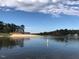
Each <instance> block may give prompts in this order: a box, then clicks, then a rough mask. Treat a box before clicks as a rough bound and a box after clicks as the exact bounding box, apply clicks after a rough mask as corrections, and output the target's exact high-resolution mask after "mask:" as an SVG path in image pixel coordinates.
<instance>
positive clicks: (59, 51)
mask: <svg viewBox="0 0 79 59" xmlns="http://www.w3.org/2000/svg"><path fill="white" fill-rule="evenodd" d="M17 47H21V48H17ZM2 48H3V49H2ZM4 48H7V49H4ZM13 48H14V49H13ZM0 49H2V50H0V59H1V58H3V57H4V59H79V40H78V39H75V38H73V39H70V38H68V37H67V36H64V37H63V36H62V37H55V36H43V37H40V38H39V37H38V38H0ZM8 49H9V50H8Z"/></svg>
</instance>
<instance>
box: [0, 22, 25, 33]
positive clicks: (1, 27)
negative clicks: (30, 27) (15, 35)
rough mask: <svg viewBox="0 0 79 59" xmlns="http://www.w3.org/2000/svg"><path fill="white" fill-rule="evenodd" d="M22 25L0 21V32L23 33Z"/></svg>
mask: <svg viewBox="0 0 79 59" xmlns="http://www.w3.org/2000/svg"><path fill="white" fill-rule="evenodd" d="M24 28H25V26H24V25H20V26H19V25H16V24H13V23H11V24H10V23H4V22H3V21H0V33H11V32H19V33H24Z"/></svg>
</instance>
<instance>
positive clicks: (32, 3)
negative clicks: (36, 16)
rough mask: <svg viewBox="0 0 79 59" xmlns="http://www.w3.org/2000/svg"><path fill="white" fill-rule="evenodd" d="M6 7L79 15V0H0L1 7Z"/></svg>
mask: <svg viewBox="0 0 79 59" xmlns="http://www.w3.org/2000/svg"><path fill="white" fill-rule="evenodd" d="M5 7H6V8H7V7H9V8H15V10H21V11H25V12H41V13H46V14H52V15H56V14H57V15H59V14H61V13H62V14H66V15H76V16H79V0H0V9H3V8H5ZM6 10H9V9H6Z"/></svg>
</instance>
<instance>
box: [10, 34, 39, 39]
mask: <svg viewBox="0 0 79 59" xmlns="http://www.w3.org/2000/svg"><path fill="white" fill-rule="evenodd" d="M10 37H12V38H13V37H18V38H22V37H23V38H28V37H38V35H32V34H11V35H10Z"/></svg>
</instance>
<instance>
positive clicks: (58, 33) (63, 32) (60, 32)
mask: <svg viewBox="0 0 79 59" xmlns="http://www.w3.org/2000/svg"><path fill="white" fill-rule="evenodd" d="M37 34H38V35H54V36H63V35H68V34H79V30H68V29H60V30H55V31H51V32H42V33H37Z"/></svg>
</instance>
